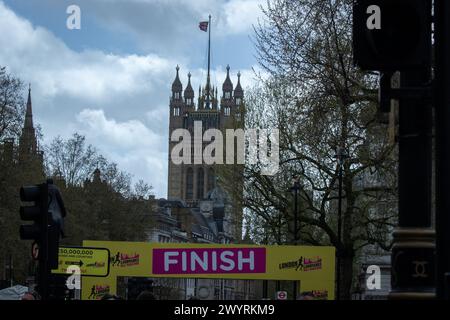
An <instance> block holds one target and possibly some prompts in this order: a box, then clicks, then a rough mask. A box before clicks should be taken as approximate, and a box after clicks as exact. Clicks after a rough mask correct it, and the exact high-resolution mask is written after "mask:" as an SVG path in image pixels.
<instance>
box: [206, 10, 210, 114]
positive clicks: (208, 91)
mask: <svg viewBox="0 0 450 320" xmlns="http://www.w3.org/2000/svg"><path fill="white" fill-rule="evenodd" d="M208 32H209V35H208V77H207V79H206V95H207V100H206V101H207V102H206V106H207V108H209V99H210V77H209V70H210V67H211V15H209V22H208Z"/></svg>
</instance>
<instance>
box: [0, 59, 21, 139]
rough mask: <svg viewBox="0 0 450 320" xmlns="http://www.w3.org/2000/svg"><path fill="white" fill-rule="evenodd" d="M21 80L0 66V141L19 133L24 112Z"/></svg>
mask: <svg viewBox="0 0 450 320" xmlns="http://www.w3.org/2000/svg"><path fill="white" fill-rule="evenodd" d="M22 87H23V85H22V81H21V80H20V79H19V78H16V77H14V76H13V75H11V74H9V73H7V71H6V68H5V67H0V141H1V140H3V139H4V138H15V137H18V136H19V134H20V129H21V127H22V124H23V117H24V114H25V104H24V100H23V95H22V93H23V92H22Z"/></svg>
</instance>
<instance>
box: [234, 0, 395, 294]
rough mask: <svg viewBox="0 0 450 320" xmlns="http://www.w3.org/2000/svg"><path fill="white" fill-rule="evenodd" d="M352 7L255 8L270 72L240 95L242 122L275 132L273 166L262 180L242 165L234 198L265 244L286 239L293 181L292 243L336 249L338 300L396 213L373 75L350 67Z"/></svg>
mask: <svg viewBox="0 0 450 320" xmlns="http://www.w3.org/2000/svg"><path fill="white" fill-rule="evenodd" d="M351 4H352V1H350V0H297V1H291V0H269V1H267V6H266V7H265V8H262V10H263V13H264V19H263V20H262V21H260V22H259V24H258V26H256V27H255V45H256V48H257V51H258V57H259V61H260V64H261V66H262V67H263V68H264V70H265V72H266V73H267V74H268V75H269V76H268V80H265V81H263V79H261V81H260V83H261V85H260V86H259V87H257V88H255V89H254V90H253V91H252V92H248V93H247V98H246V108H247V110H246V112H247V117H246V125H247V126H248V127H261V128H278V129H279V130H280V142H279V146H280V170H279V171H278V173H277V174H276V175H274V176H265V175H262V174H261V171H260V168H259V167H258V166H257V165H247V166H246V168H245V171H244V181H245V183H246V187H245V192H244V194H243V195H242V196H241V201H242V204H243V206H244V207H245V208H246V209H247V216H252V215H253V216H254V215H256V216H258V217H259V218H258V219H255V218H253V221H259V222H260V223H262V224H263V226H261V225H260V226H259V227H258V228H259V229H261V228H262V227H263V229H264V230H265V231H266V232H269V233H270V236H271V239H272V241H274V242H278V243H279V242H283V241H286V242H290V243H292V236H288V235H287V234H289V233H292V232H293V230H292V225H293V224H292V220H293V205H292V203H293V195H292V194H291V193H290V192H289V189H290V187H291V182H290V181H291V179H292V177H293V176H297V177H299V178H300V181H301V183H302V185H303V188H302V190H301V191H300V195H299V196H300V203H301V204H302V206H301V208H300V217H299V220H300V227H299V229H300V232H299V235H300V237H299V238H300V243H303V244H311V245H332V246H335V247H336V248H337V254H338V256H340V257H341V267H342V270H343V271H342V274H341V275H342V276H341V288H342V290H341V298H342V299H349V298H350V294H351V289H352V280H353V267H354V265H353V264H354V261H355V257H356V255H357V254H358V253H360V252H361V250H362V249H363V248H364V247H366V246H368V245H377V246H379V247H382V248H384V249H389V247H390V243H391V242H390V241H391V239H390V237H389V234H390V233H389V230H390V229H391V228H392V227H393V225H394V219H395V217H396V202H395V199H396V170H395V168H396V165H395V150H394V149H393V146H392V145H390V144H389V143H388V137H387V132H386V128H384V127H383V126H381V125H380V123H379V122H378V121H377V120H378V113H377V105H376V101H377V97H376V94H375V93H376V82H375V78H374V77H373V76H372V75H370V74H366V73H363V72H361V71H360V70H358V69H357V68H355V67H354V66H353V64H352V48H351V41H352V39H351ZM338 148H343V149H344V150H345V151H346V152H347V154H348V155H349V156H350V157H349V158H348V159H347V160H346V161H345V162H344V163H343V166H342V172H343V188H342V189H343V193H342V200H343V205H342V230H343V234H342V238H341V239H339V238H338V235H337V211H338V206H337V203H338V178H339V166H338V164H337V161H336V159H335V154H336V151H337V149H338ZM229 192H233V190H229ZM237 196H238V195H237ZM258 232H260V231H258Z"/></svg>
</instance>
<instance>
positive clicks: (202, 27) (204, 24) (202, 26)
mask: <svg viewBox="0 0 450 320" xmlns="http://www.w3.org/2000/svg"><path fill="white" fill-rule="evenodd" d="M198 27H199V28H200V30H202V31H205V32H206V31H208V21H202V22H200V23H199V24H198Z"/></svg>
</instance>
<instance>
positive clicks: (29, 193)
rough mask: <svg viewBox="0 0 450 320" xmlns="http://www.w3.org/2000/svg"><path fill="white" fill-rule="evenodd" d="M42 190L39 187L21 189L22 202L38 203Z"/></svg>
mask: <svg viewBox="0 0 450 320" xmlns="http://www.w3.org/2000/svg"><path fill="white" fill-rule="evenodd" d="M39 194H40V190H39V187H38V186H28V187H21V188H20V200H21V201H23V202H31V201H37V200H38V199H39Z"/></svg>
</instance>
